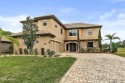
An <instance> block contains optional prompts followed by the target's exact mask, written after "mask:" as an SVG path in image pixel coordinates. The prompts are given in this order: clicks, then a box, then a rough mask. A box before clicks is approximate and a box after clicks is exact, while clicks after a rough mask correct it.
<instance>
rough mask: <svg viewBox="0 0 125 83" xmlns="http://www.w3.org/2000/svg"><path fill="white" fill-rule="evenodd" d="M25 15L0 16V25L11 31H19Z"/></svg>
mask: <svg viewBox="0 0 125 83" xmlns="http://www.w3.org/2000/svg"><path fill="white" fill-rule="evenodd" d="M26 17H27V15H19V16H14V17H4V16H0V27H1V28H2V29H4V30H7V31H11V32H20V31H21V30H22V25H21V23H20V21H21V20H25V19H26Z"/></svg>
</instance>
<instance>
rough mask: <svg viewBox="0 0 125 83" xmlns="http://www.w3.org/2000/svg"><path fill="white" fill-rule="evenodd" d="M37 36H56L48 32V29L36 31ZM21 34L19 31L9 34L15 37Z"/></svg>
mask: <svg viewBox="0 0 125 83" xmlns="http://www.w3.org/2000/svg"><path fill="white" fill-rule="evenodd" d="M36 34H37V35H38V36H50V37H56V36H55V35H54V34H52V33H50V32H48V31H45V30H39V31H38V32H37V33H36ZM21 35H22V32H19V33H14V34H12V35H11V36H12V37H14V38H16V37H21Z"/></svg>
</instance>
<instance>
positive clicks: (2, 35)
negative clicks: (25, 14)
mask: <svg viewBox="0 0 125 83" xmlns="http://www.w3.org/2000/svg"><path fill="white" fill-rule="evenodd" d="M11 34H12V33H11V32H9V31H4V30H2V29H1V28H0V44H1V38H5V39H8V40H10V41H11V43H12V44H14V43H15V44H17V45H19V42H18V41H17V40H16V39H14V38H12V37H10V35H11ZM0 53H1V51H0Z"/></svg>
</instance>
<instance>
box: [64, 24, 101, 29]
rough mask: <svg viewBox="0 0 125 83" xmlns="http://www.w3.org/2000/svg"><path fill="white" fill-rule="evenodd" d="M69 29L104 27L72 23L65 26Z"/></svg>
mask: <svg viewBox="0 0 125 83" xmlns="http://www.w3.org/2000/svg"><path fill="white" fill-rule="evenodd" d="M64 26H65V27H66V28H67V29H77V28H83V29H84V28H96V27H100V28H101V27H102V25H98V24H89V23H71V24H64Z"/></svg>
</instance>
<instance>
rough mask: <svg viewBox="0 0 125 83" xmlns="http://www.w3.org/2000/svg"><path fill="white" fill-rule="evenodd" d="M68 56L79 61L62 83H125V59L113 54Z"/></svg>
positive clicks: (76, 54) (75, 54) (77, 54)
mask: <svg viewBox="0 0 125 83" xmlns="http://www.w3.org/2000/svg"><path fill="white" fill-rule="evenodd" d="M68 54H69V55H72V56H74V57H77V58H78V59H77V61H76V62H75V63H74V64H73V66H72V67H71V68H70V69H69V70H68V72H67V73H66V74H65V75H64V77H63V78H62V79H61V81H60V83H125V58H123V57H119V56H116V55H113V54H80V53H68ZM63 55H67V54H66V53H64V54H63Z"/></svg>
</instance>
